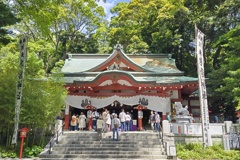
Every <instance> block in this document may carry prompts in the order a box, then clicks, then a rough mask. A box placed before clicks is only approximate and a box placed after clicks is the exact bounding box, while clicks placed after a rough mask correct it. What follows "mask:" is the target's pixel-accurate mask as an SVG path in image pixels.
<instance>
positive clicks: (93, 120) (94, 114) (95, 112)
mask: <svg viewBox="0 0 240 160" xmlns="http://www.w3.org/2000/svg"><path fill="white" fill-rule="evenodd" d="M98 117H99V113H98V112H97V109H95V111H94V112H92V123H93V124H92V128H93V129H94V131H97V119H98Z"/></svg>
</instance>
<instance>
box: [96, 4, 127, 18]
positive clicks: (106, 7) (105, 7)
mask: <svg viewBox="0 0 240 160" xmlns="http://www.w3.org/2000/svg"><path fill="white" fill-rule="evenodd" d="M130 1H131V0H106V2H105V3H104V2H103V1H102V0H100V1H99V2H97V3H98V5H100V6H102V7H103V8H104V10H105V13H106V15H107V19H110V17H111V13H110V9H111V8H113V7H114V6H116V5H117V3H119V2H130Z"/></svg>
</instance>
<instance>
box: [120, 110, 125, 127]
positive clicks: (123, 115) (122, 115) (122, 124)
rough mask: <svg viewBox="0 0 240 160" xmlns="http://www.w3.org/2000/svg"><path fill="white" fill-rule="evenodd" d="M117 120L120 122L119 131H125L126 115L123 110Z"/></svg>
mask: <svg viewBox="0 0 240 160" xmlns="http://www.w3.org/2000/svg"><path fill="white" fill-rule="evenodd" d="M119 119H120V122H121V131H122V132H123V131H126V113H125V112H124V109H122V112H121V113H120V114H119Z"/></svg>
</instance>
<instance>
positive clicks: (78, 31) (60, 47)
mask: <svg viewBox="0 0 240 160" xmlns="http://www.w3.org/2000/svg"><path fill="white" fill-rule="evenodd" d="M13 4H15V5H14V6H13V7H14V9H15V12H16V13H18V15H19V16H20V17H22V23H21V26H19V27H18V29H19V30H21V31H23V32H25V33H26V32H27V33H29V34H30V35H29V36H30V37H31V38H32V39H33V40H34V42H37V41H39V40H43V41H47V42H50V43H52V45H53V46H54V52H51V55H49V58H50V59H49V61H46V62H47V63H45V70H46V71H47V73H49V72H50V70H51V69H52V68H53V66H54V63H55V62H57V61H58V60H59V59H64V58H66V53H67V52H69V51H75V52H78V51H79V52H81V51H84V52H86V51H89V52H97V48H98V45H97V40H96V39H95V38H94V36H93V35H94V34H95V31H96V29H97V28H98V26H100V25H101V23H102V19H103V17H104V16H105V13H104V10H103V8H102V7H100V6H98V5H97V3H96V2H95V0H86V1H82V0H66V1H59V0H53V1H52V0H51V1H50V0H47V1H45V2H44V3H42V2H41V1H31V2H28V3H25V2H23V1H21V0H15V2H14V3H13ZM22 26H23V27H22ZM38 52H41V50H39V51H38ZM52 58H53V59H52ZM52 61H53V64H49V63H48V62H52Z"/></svg>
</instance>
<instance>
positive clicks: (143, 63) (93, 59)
mask: <svg viewBox="0 0 240 160" xmlns="http://www.w3.org/2000/svg"><path fill="white" fill-rule="evenodd" d="M118 54H120V56H122V57H124V58H125V60H127V61H128V62H130V63H132V65H134V66H136V67H139V68H143V71H142V72H137V71H131V72H129V71H123V70H107V71H103V72H94V71H95V70H96V69H97V68H98V67H100V66H103V65H104V63H105V64H108V63H109V61H110V60H111V59H112V58H114V57H115V56H117V55H118ZM62 72H63V73H64V79H65V82H66V83H68V84H70V83H74V82H87V83H90V82H92V81H95V80H97V79H98V77H100V76H101V75H103V74H112V73H117V74H125V75H127V76H128V77H130V78H132V79H133V80H134V81H136V82H141V83H144V82H153V83H157V84H171V83H184V82H196V81H197V80H198V79H197V78H193V77H186V76H184V75H183V72H181V71H180V70H179V69H178V68H177V67H176V65H175V60H174V59H172V58H171V55H170V54H155V55H153V54H152V55H126V54H124V52H123V51H122V50H118V51H117V52H115V51H114V52H113V53H112V54H111V55H107V54H72V55H71V56H70V58H69V59H66V60H65V64H64V66H63V68H62Z"/></svg>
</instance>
